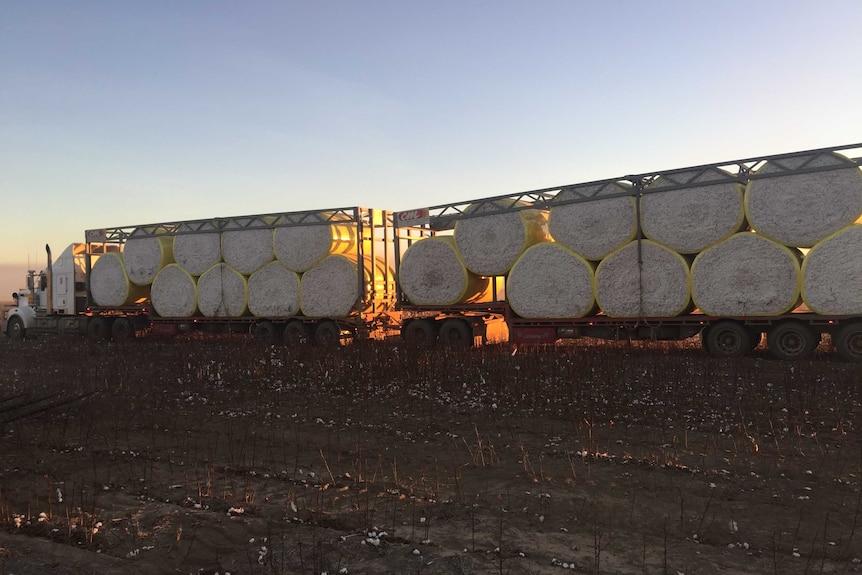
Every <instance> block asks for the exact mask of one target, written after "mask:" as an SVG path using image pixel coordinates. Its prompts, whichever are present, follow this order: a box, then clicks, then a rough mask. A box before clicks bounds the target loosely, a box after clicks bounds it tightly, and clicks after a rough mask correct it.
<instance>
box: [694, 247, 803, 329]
mask: <svg viewBox="0 0 862 575" xmlns="http://www.w3.org/2000/svg"><path fill="white" fill-rule="evenodd" d="M801 258H802V255H801V254H800V252H799V250H796V249H793V248H789V247H787V246H783V245H781V244H779V243H778V242H774V241H772V240H770V239H769V238H766V237H763V236H761V235H759V234H756V233H752V232H740V233H738V234H734V235H732V236H731V237H729V238H727V239H726V240H723V241H721V242H719V243H718V244H716V245H714V246H712V247H711V248H708V249H706V250H704V251H703V252H701V253H700V254H699V255H698V256H697V257H696V258H695V259H694V262H693V263H692V268H691V278H692V279H691V286H692V298H693V300H694V303H695V306H697V307H698V308H699V309H700V310H701V311H702V312H703V313H705V314H707V315H715V316H750V315H781V314H783V313H787V312H789V311H792V310H793V309H794V308H795V307H797V306H798V305H799V302H800V297H799V294H800V283H801V274H800V261H801Z"/></svg>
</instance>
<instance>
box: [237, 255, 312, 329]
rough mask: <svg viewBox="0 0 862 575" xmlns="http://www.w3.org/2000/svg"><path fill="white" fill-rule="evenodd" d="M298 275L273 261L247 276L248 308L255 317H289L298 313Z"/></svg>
mask: <svg viewBox="0 0 862 575" xmlns="http://www.w3.org/2000/svg"><path fill="white" fill-rule="evenodd" d="M299 285H300V284H299V275H298V274H297V273H296V272H294V271H292V270H289V269H287V267H285V266H284V264H282V263H281V262H278V261H274V262H270V263H268V264H267V265H265V266H263V267H262V268H260V269H259V270H257V271H256V272H254V273H253V274H252V275H251V277H250V278H248V310H249V311H250V312H251V313H252V315H255V316H257V317H269V318H273V317H291V316H294V315H296V314H297V313H299V294H300V290H299Z"/></svg>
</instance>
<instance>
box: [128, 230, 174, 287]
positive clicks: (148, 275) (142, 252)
mask: <svg viewBox="0 0 862 575" xmlns="http://www.w3.org/2000/svg"><path fill="white" fill-rule="evenodd" d="M173 241H174V238H173V236H151V237H138V238H135V237H133V238H131V239H129V241H127V242H126V245H125V246H124V247H123V261H124V262H125V266H126V273H127V274H129V280H131V282H132V283H134V284H135V285H139V286H146V285H150V284H151V283H153V280H154V279H155V277H156V274H157V273H159V270H161V269H162V268H163V267H165V266H166V265H168V264H171V263H173V262H174V253H173V248H172V245H173Z"/></svg>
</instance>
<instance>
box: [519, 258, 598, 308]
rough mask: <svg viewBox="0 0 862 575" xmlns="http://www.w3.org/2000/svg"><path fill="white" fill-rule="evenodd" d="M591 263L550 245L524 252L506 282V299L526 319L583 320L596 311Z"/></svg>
mask: <svg viewBox="0 0 862 575" xmlns="http://www.w3.org/2000/svg"><path fill="white" fill-rule="evenodd" d="M593 290H594V287H593V264H592V263H590V262H588V261H587V260H586V259H584V258H583V257H581V256H579V255H578V254H576V253H575V252H573V251H572V250H570V249H569V248H567V247H565V246H563V245H561V244H557V243H551V242H545V243H541V244H536V245H534V246H531V247H530V248H528V249H527V251H525V252H524V253H523V254H521V257H519V258H518V261H517V262H515V265H514V266H512V271H510V272H509V276H508V278H507V279H506V299H507V300H508V302H509V305H511V307H512V310H513V311H514V312H515V313H516V314H518V315H519V316H521V317H527V318H540V317H548V318H564V317H583V316H585V315H588V314H589V313H591V312H593V311H595V307H596V305H595V302H596V300H595V292H594V291H593Z"/></svg>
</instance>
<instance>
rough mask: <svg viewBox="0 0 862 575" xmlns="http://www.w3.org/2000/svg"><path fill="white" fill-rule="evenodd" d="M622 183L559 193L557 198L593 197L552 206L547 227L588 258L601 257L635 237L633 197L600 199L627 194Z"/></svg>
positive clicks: (635, 222) (634, 205) (561, 199)
mask: <svg viewBox="0 0 862 575" xmlns="http://www.w3.org/2000/svg"><path fill="white" fill-rule="evenodd" d="M627 193H630V189H629V188H626V187H624V186H623V185H621V184H617V183H612V184H608V185H596V186H590V187H585V188H578V191H577V194H576V193H575V192H574V191H572V190H564V191H562V192H560V193H559V194H558V195H557V197H556V201H563V200H568V199H575V198H578V197H584V196H586V197H593V198H597V199H591V200H587V201H583V202H578V203H573V204H564V205H560V206H554V207H552V208H551V210H550V216H549V223H548V225H549V228H550V232H551V236H552V237H553V238H554V241H556V242H559V243H561V244H563V245H564V246H566V247H567V248H569V249H571V250H572V251H574V252H575V253H577V254H579V255H581V256H583V257H585V258H586V259H588V260H600V259H602V258H603V257H605V256H606V255H608V254H609V253H611V252H612V251H614V250H615V249H617V248H619V247H621V246H624V245H625V244H627V243H628V242H630V241H631V240H633V239H635V237H636V236H637V208H636V204H635V198H634V197H632V196H630V195H629V196H619V197H613V198H605V199H600V198H602V197H603V196H608V195H615V194H627Z"/></svg>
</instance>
